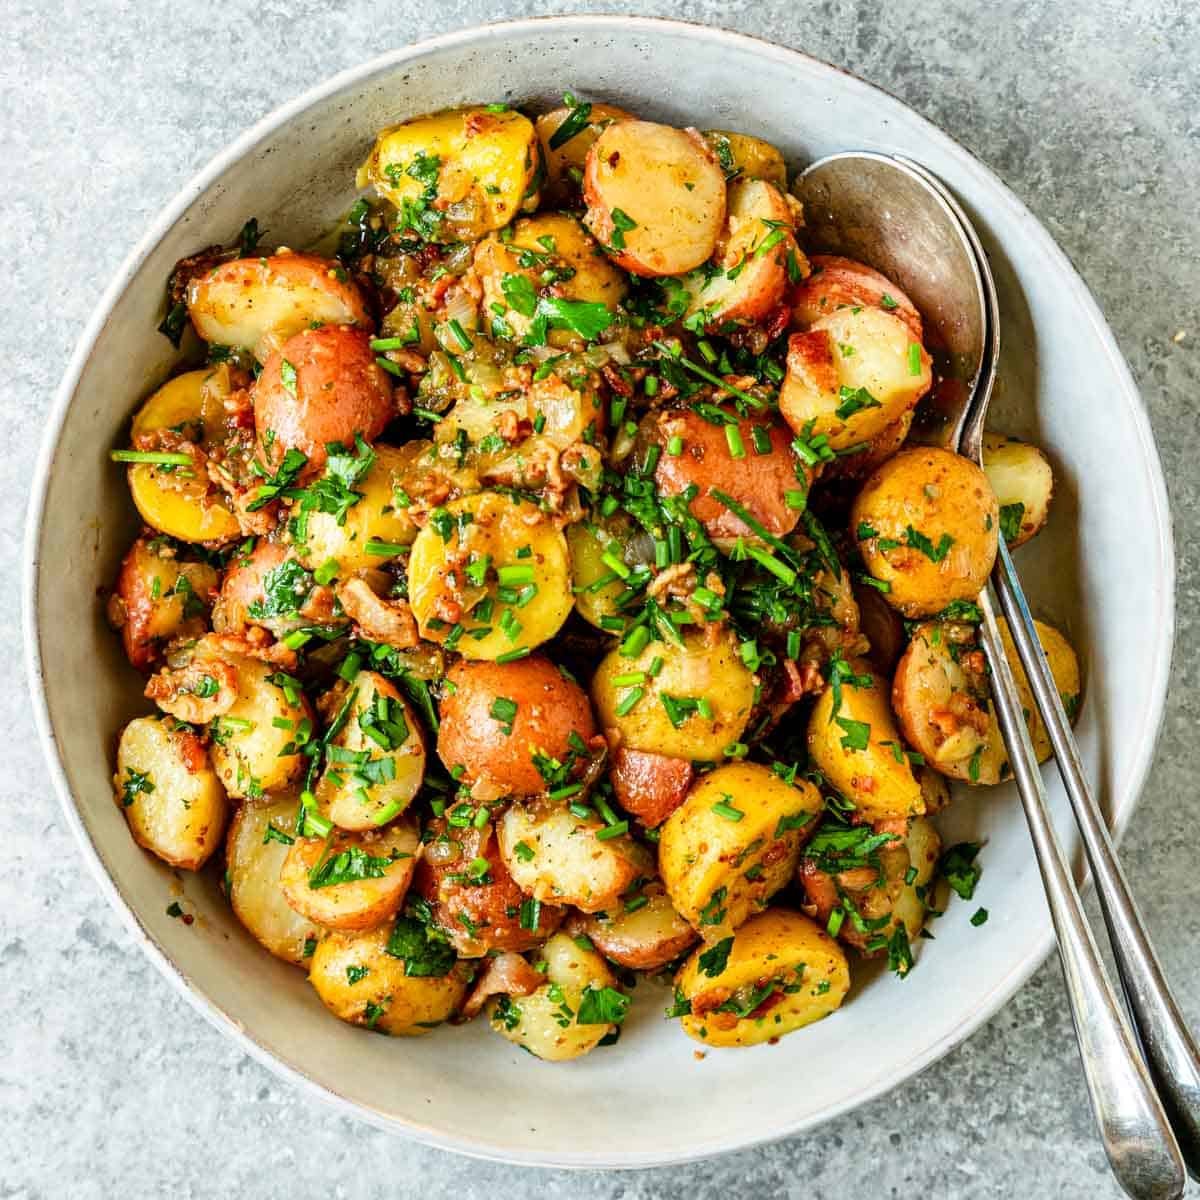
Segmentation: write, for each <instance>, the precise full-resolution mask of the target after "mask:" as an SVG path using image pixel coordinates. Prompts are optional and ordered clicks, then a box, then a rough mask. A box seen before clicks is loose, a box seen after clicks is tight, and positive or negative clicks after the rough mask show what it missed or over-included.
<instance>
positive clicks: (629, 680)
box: [612, 671, 646, 687]
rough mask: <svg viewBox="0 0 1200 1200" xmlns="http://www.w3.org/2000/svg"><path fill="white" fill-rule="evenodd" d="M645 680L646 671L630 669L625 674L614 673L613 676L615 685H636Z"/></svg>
mask: <svg viewBox="0 0 1200 1200" xmlns="http://www.w3.org/2000/svg"><path fill="white" fill-rule="evenodd" d="M645 682H646V672H645V671H628V672H626V673H625V674H624V675H614V676H613V677H612V685H613V687H636V686H637V685H638V684H639V683H645Z"/></svg>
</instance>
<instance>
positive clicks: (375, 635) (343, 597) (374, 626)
mask: <svg viewBox="0 0 1200 1200" xmlns="http://www.w3.org/2000/svg"><path fill="white" fill-rule="evenodd" d="M337 598H338V600H340V601H341V605H342V608H344V609H345V610H346V612H347V613H348V614H349V616H350V619H351V620H352V621H354V623H355V625H356V626H357V628H358V630H359V632H360V633H361V634H362V635H363V636H364V637H366V638H369V639H370V640H371V641H373V642H383V643H385V644H386V645H388V646H393V647H395V648H396V649H397V650H407V649H408V648H409V647H410V646H415V645H416V644H417V642H418V640H419V638H418V636H417V622H416V619H415V618H414V617H413V615H412V609H411V608H409V606H408V603H407V602H406V601H404V600H384V599H383V598H382V597H380V596H377V595H376V594H375V593H374V592H373V591H372V590H371V588H370V585H369V584H368V583H367V582H366V580H364V579H348V580H347V581H346V582H345V583H342V584H339V585H338V588H337ZM460 615H461V611H460Z"/></svg>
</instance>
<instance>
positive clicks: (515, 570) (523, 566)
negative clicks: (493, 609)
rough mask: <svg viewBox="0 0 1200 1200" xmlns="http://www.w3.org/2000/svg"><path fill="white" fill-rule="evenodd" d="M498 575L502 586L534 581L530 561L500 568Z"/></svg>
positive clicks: (516, 585)
mask: <svg viewBox="0 0 1200 1200" xmlns="http://www.w3.org/2000/svg"><path fill="white" fill-rule="evenodd" d="M496 575H497V576H498V577H499V580H500V583H501V585H502V586H504V587H520V586H521V585H522V584H526V583H532V582H533V567H531V566H530V565H529V564H528V563H518V564H516V565H515V566H507V567H500V568H498V569H497V571H496Z"/></svg>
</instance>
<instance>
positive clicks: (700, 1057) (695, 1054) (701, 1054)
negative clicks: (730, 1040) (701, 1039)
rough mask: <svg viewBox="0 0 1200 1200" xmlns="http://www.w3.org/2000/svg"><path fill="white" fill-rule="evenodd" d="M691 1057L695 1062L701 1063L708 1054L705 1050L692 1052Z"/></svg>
mask: <svg viewBox="0 0 1200 1200" xmlns="http://www.w3.org/2000/svg"><path fill="white" fill-rule="evenodd" d="M692 1057H693V1058H694V1059H695V1060H696V1061H697V1062H703V1061H704V1060H705V1059H706V1058H707V1057H708V1052H707V1051H706V1050H693V1051H692Z"/></svg>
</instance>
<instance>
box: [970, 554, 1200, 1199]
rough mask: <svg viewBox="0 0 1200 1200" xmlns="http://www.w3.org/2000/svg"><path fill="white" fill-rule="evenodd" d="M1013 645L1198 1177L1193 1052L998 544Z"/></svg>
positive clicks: (1125, 981)
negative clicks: (1052, 752) (1043, 726)
mask: <svg viewBox="0 0 1200 1200" xmlns="http://www.w3.org/2000/svg"><path fill="white" fill-rule="evenodd" d="M992 585H993V587H994V588H995V590H996V594H997V596H998V597H999V600H1000V607H1001V608H1002V609H1003V610H1004V615H1005V617H1006V618H1007V619H1008V627H1009V631H1010V632H1011V634H1012V639H1013V644H1014V646H1015V647H1016V650H1017V655H1018V657H1019V658H1020V660H1021V665H1022V666H1023V667H1024V668H1025V674H1026V676H1027V677H1028V679H1029V687H1030V689H1031V690H1032V692H1033V697H1034V700H1035V701H1036V703H1037V707H1038V711H1039V712H1040V713H1041V715H1042V720H1043V721H1044V722H1045V725H1046V732H1047V733H1048V734H1049V737H1050V742H1051V745H1052V746H1053V747H1054V757H1055V759H1056V760H1057V762H1058V770H1059V773H1060V774H1061V776H1062V781H1063V785H1064V786H1065V788H1066V792H1067V796H1068V797H1069V799H1070V801H1071V808H1072V810H1073V811H1074V814H1075V822H1076V824H1077V825H1078V826H1079V831H1080V833H1081V835H1082V838H1083V848H1084V851H1085V853H1086V854H1087V860H1088V865H1089V866H1090V867H1091V870H1092V878H1093V880H1094V881H1095V884H1096V894H1097V896H1098V897H1099V899H1100V909H1101V911H1102V912H1103V914H1104V922H1105V924H1106V925H1107V926H1108V936H1109V941H1110V942H1111V943H1112V951H1113V957H1114V959H1115V960H1116V964H1117V972H1118V974H1119V975H1120V978H1121V985H1122V987H1123V989H1124V992H1125V998H1126V1000H1127V1001H1128V1003H1129V1010H1130V1012H1131V1013H1132V1014H1133V1020H1134V1025H1135V1026H1136V1028H1137V1032H1138V1036H1139V1038H1140V1040H1141V1043H1142V1048H1143V1050H1144V1051H1145V1055H1146V1062H1147V1065H1148V1066H1149V1068H1150V1074H1151V1075H1152V1076H1153V1078H1154V1082H1155V1084H1156V1085H1157V1089H1158V1093H1159V1096H1160V1097H1161V1098H1162V1100H1163V1103H1164V1104H1165V1106H1166V1109H1167V1114H1168V1116H1169V1117H1170V1120H1171V1125H1172V1127H1173V1128H1174V1130H1175V1136H1176V1137H1177V1138H1178V1140H1179V1147H1180V1149H1181V1150H1182V1152H1183V1157H1184V1160H1185V1161H1186V1162H1187V1165H1188V1170H1189V1171H1190V1172H1191V1174H1192V1176H1193V1177H1195V1178H1197V1179H1200V1051H1198V1050H1197V1048H1196V1042H1195V1040H1194V1039H1193V1037H1192V1035H1191V1033H1190V1032H1189V1030H1188V1028H1187V1026H1186V1024H1185V1023H1184V1020H1183V1016H1182V1014H1181V1013H1180V1011H1179V1006H1178V1005H1177V1004H1176V1002H1175V998H1174V996H1172V995H1171V989H1170V986H1169V985H1168V983H1167V981H1166V978H1165V977H1164V976H1163V972H1162V967H1161V966H1160V965H1159V962H1158V958H1157V956H1156V955H1155V953H1154V947H1153V946H1152V945H1151V944H1150V939H1149V937H1148V936H1147V934H1146V928H1145V926H1144V925H1143V924H1142V918H1141V914H1140V913H1139V912H1138V907H1137V903H1136V902H1135V900H1134V898H1133V894H1132V893H1131V892H1130V890H1129V883H1128V881H1127V880H1126V878H1125V873H1124V871H1123V870H1122V869H1121V864H1120V861H1119V860H1118V859H1117V855H1116V851H1115V850H1114V848H1113V844H1112V839H1111V838H1110V837H1109V834H1108V826H1107V824H1106V822H1105V820H1104V817H1103V814H1102V813H1101V812H1100V807H1099V805H1098V804H1097V803H1096V799H1095V797H1094V796H1093V795H1092V790H1091V786H1090V785H1089V783H1088V778H1087V775H1086V773H1085V771H1084V769H1083V762H1082V760H1081V758H1080V755H1079V745H1078V743H1077V742H1076V741H1075V735H1074V733H1072V731H1071V723H1070V720H1069V719H1068V717H1067V713H1066V709H1065V708H1064V706H1063V702H1062V698H1061V697H1060V696H1059V694H1058V688H1057V687H1055V684H1054V677H1053V675H1052V674H1051V673H1050V667H1049V665H1048V663H1047V661H1046V656H1045V654H1044V653H1043V652H1042V648H1041V644H1040V642H1039V641H1038V636H1037V630H1036V628H1035V627H1034V623H1033V616H1032V615H1031V614H1030V611H1029V605H1028V603H1027V602H1026V600H1025V593H1024V590H1023V589H1022V587H1021V581H1020V579H1019V578H1018V576H1017V572H1016V568H1015V567H1014V566H1013V561H1012V557H1011V556H1010V555H1009V552H1008V548H1007V547H1006V546H1005V545H1004V544H1003V539H1001V545H1000V553H999V555H998V557H997V559H996V568H995V571H994V573H993V575H992Z"/></svg>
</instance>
